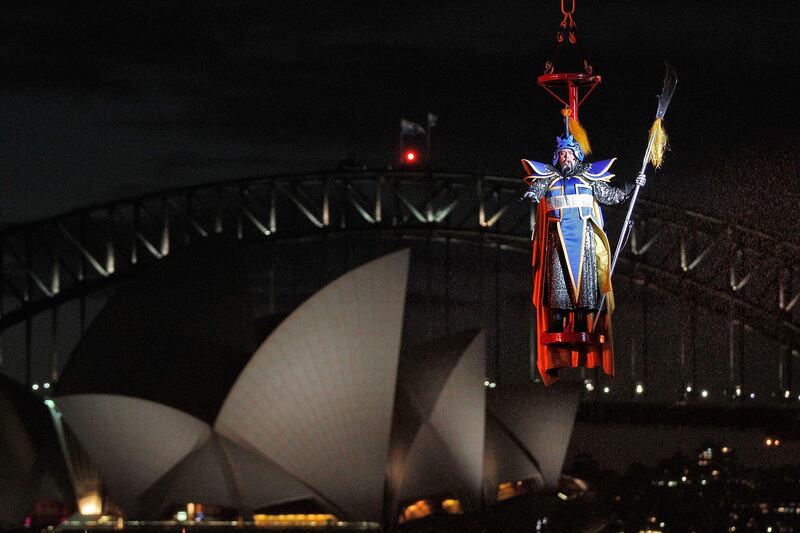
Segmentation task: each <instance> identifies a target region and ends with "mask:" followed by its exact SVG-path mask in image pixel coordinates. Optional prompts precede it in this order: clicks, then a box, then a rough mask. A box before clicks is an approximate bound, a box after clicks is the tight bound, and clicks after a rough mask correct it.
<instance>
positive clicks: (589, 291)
mask: <svg viewBox="0 0 800 533" xmlns="http://www.w3.org/2000/svg"><path fill="white" fill-rule="evenodd" d="M558 139H559V143H558V147H557V149H556V153H555V157H554V164H552V165H548V164H545V163H540V162H537V161H530V160H527V159H523V160H522V165H523V167H524V168H525V170H526V172H528V174H529V176H528V177H527V178H525V181H526V183H528V190H527V191H526V192H525V198H527V199H529V200H531V201H533V202H538V203H539V204H540V207H539V208H540V209H542V208H544V209H545V210H546V220H547V232H546V235H547V237H546V238H547V253H546V257H545V268H546V270H547V272H546V274H545V275H546V280H547V284H546V285H547V286H546V291H547V297H548V305H549V307H550V308H551V309H586V310H592V309H596V308H597V305H598V303H599V290H598V265H597V253H596V252H597V247H598V246H607V241H606V239H605V234H604V233H603V214H602V211H601V210H600V206H599V204H604V205H613V204H618V203H620V202H622V201H624V200H625V199H626V198H627V197H628V193H627V192H626V191H625V190H624V189H620V188H617V187H614V186H612V185H611V184H610V183H609V181H610V180H611V178H612V177H613V176H614V175H613V174H611V173H610V172H609V171H608V169H609V168H610V167H611V165H612V164H613V163H614V161H615V159H607V160H605V161H598V162H594V163H584V162H583V152H581V151H580V147H578V146H577V143H575V141H574V139H572V136H568V137H567V138H566V139H562V138H560V137H559V138H558ZM573 144H574V145H575V146H572V145H573ZM562 145H563V146H562ZM564 149H570V150H572V151H573V153H574V154H575V156H576V159H577V160H578V161H579V162H578V163H577V165H576V166H575V167H574V168H572V169H571V170H570V171H569V172H562V171H560V170H559V169H558V168H556V166H555V164H556V163H557V162H558V152H559V151H561V150H564Z"/></svg>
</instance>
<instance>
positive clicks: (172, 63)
mask: <svg viewBox="0 0 800 533" xmlns="http://www.w3.org/2000/svg"><path fill="white" fill-rule="evenodd" d="M0 9H2V11H1V15H0V71H1V72H2V83H1V84H0V163H1V164H2V178H0V179H2V181H1V182H0V183H1V184H2V188H0V191H2V193H1V194H0V220H2V221H6V222H8V221H19V220H25V219H33V218H38V217H42V216H45V215H51V214H56V213H59V212H63V211H66V210H69V209H72V208H75V207H78V206H80V205H85V204H87V203H91V202H95V201H100V200H107V199H114V198H119V197H123V196H129V195H132V194H136V193H138V192H143V191H147V190H154V189H160V188H166V187H172V186H177V185H184V184H189V183H198V182H204V181H209V180H222V179H226V178H232V177H236V176H246V175H256V174H270V173H276V172H281V171H287V170H292V171H294V170H307V169H308V170H312V169H326V168H331V167H333V166H334V165H335V164H336V163H337V162H338V161H339V160H341V159H343V158H345V157H347V156H355V157H357V158H359V159H360V160H361V161H363V162H364V163H366V164H369V165H380V166H384V165H386V164H389V163H390V162H391V161H392V159H393V157H394V151H395V150H396V148H397V146H396V143H397V137H398V121H399V119H400V118H401V117H405V118H408V119H411V120H417V121H422V120H423V119H424V116H425V113H426V112H428V111H432V112H434V113H436V114H437V115H438V116H439V125H438V127H437V128H436V130H434V137H433V144H434V148H433V150H434V153H433V157H432V159H433V164H434V166H435V167H438V168H443V169H448V170H470V171H488V172H497V173H502V174H508V175H519V176H520V177H522V171H521V169H520V168H519V163H518V161H519V159H520V158H521V157H526V158H533V159H547V158H549V157H550V154H551V152H552V148H553V137H554V136H555V135H556V134H558V133H559V132H560V131H561V128H562V126H561V122H560V115H559V113H558V108H559V105H558V104H557V103H556V102H555V101H554V100H552V98H550V97H549V96H547V95H546V93H545V92H544V91H543V90H542V89H541V88H539V87H538V86H536V84H535V80H536V76H538V75H539V74H541V71H542V66H543V63H544V61H545V60H546V59H547V58H548V56H549V55H550V54H551V52H552V50H553V46H554V42H555V40H554V35H555V30H556V29H557V26H558V23H559V22H560V20H561V12H560V4H559V1H558V0H547V1H531V0H526V1H521V0H520V1H509V2H486V1H477V0H462V1H458V2H455V1H451V2H431V1H408V2H383V1H376V0H370V1H366V0H354V1H350V2H323V1H310V2H299V1H291V2H284V1H270V2H242V1H239V2H236V1H217V2H208V1H194V2H172V1H157V2H146V1H145V2H141V1H137V2H104V1H95V2H86V1H83V2H80V1H77V2H60V3H54V4H50V5H48V4H36V3H31V2H3V4H2V7H1V8H0ZM798 18H799V17H797V15H796V13H795V12H794V11H793V10H792V9H791V5H789V4H786V3H785V2H777V1H776V2H767V1H765V2H754V1H744V0H740V1H725V2H720V1H714V2H712V1H708V0H704V1H698V2H685V1H679V0H660V1H657V2H651V1H644V0H629V1H623V0H602V1H601V0H577V6H576V12H575V20H576V22H577V24H578V30H579V34H580V36H581V39H582V41H583V45H584V48H585V50H586V52H587V55H588V57H589V58H590V59H591V61H592V64H593V65H594V68H595V71H596V73H599V74H600V75H602V76H603V83H602V84H601V86H600V87H599V88H598V89H597V91H595V93H594V94H593V95H592V96H591V97H590V98H589V100H587V102H586V104H585V106H584V107H583V108H581V119H582V122H583V123H584V126H585V127H586V128H587V130H588V131H589V134H590V137H591V140H592V144H593V146H594V148H595V154H594V155H593V157H595V158H606V157H610V156H619V157H620V161H619V163H618V164H617V166H616V171H617V174H618V175H619V176H620V177H621V178H624V179H627V180H632V178H633V176H634V175H635V173H636V171H637V169H638V166H639V165H640V162H641V155H642V152H643V150H644V143H645V141H646V131H647V128H648V127H649V125H650V123H651V122H652V120H653V115H654V112H655V104H656V100H655V96H656V95H657V94H658V92H659V91H660V87H661V81H662V78H663V62H664V60H665V59H668V60H669V61H670V62H671V63H672V64H674V65H675V67H676V69H677V70H678V74H679V84H678V89H677V92H676V95H675V98H674V100H673V103H672V106H671V108H670V111H669V114H668V116H667V123H666V126H667V129H668V132H669V133H670V135H671V139H672V142H671V147H672V152H671V153H669V154H668V159H667V161H666V163H665V166H664V169H663V170H662V171H659V173H658V174H656V175H654V176H653V175H651V177H652V179H651V180H650V182H649V184H648V188H647V189H646V190H645V194H644V195H645V197H650V198H651V199H658V200H664V201H668V202H671V203H680V204H683V203H686V204H687V205H688V206H689V207H692V208H694V209H696V210H699V211H701V212H705V213H712V214H717V215H720V216H730V217H732V218H738V217H740V216H742V215H743V214H745V215H747V214H748V213H751V212H754V211H759V209H760V207H761V206H755V204H753V203H752V201H751V198H752V195H753V183H754V180H758V183H759V187H760V188H761V191H762V192H764V191H767V192H774V193H775V197H777V200H776V201H777V202H778V205H777V207H776V206H775V205H774V204H770V206H771V207H770V211H777V212H779V213H780V212H786V210H789V209H793V207H792V206H796V204H797V202H798V201H800V195H799V194H798V191H800V186H798V185H797V184H796V183H795V181H796V180H795V178H794V174H796V169H797V168H798V157H797V156H796V155H795V153H794V151H793V150H792V147H793V146H794V145H795V144H797V140H798V134H797V126H798V122H800V121H798V118H800V117H798V115H799V114H800V113H798V106H797V104H796V103H795V100H794V98H795V94H794V93H793V90H794V88H795V86H794V85H793V84H791V83H790V82H789V81H788V78H789V76H790V74H791V72H792V70H794V69H796V65H797V63H798V61H797V60H798V56H799V55H800V53H798V50H800V47H799V46H798V37H797V32H796V28H797V22H798ZM687 191H690V194H687ZM743 205H744V211H743V207H742V206H743ZM748 205H749V207H748Z"/></svg>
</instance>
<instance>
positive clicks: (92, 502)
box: [78, 492, 103, 516]
mask: <svg viewBox="0 0 800 533" xmlns="http://www.w3.org/2000/svg"><path fill="white" fill-rule="evenodd" d="M102 511H103V500H102V499H101V498H100V494H98V493H97V492H90V493H89V494H86V495H84V496H82V497H80V498H78V512H80V514H82V515H83V516H91V515H98V514H100V513H101V512H102Z"/></svg>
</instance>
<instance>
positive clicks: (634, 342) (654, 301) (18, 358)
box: [0, 169, 800, 409]
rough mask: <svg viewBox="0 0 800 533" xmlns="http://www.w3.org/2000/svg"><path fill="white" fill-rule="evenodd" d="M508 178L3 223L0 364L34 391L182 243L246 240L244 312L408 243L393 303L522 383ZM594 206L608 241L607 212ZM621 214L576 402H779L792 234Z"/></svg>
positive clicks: (795, 396)
mask: <svg viewBox="0 0 800 533" xmlns="http://www.w3.org/2000/svg"><path fill="white" fill-rule="evenodd" d="M522 188H523V185H522V182H521V180H520V179H519V178H517V177H504V176H493V175H480V174H464V173H448V172H430V171H402V170H380V169H378V170H367V169H345V170H335V171H325V172H312V173H303V174H292V175H278V176H276V175H271V176H260V177H253V178H249V179H238V180H235V181H226V182H214V183H209V184H206V185H199V186H192V187H186V188H176V189H171V190H165V191H162V192H156V193H151V194H146V195H143V196H139V197H136V198H128V199H124V200H119V201H114V202H109V203H104V204H98V205H94V206H90V207H86V208H82V209H78V210H75V211H72V212H69V213H66V214H63V215H59V216H55V217H52V218H48V219H45V220H40V221H34V222H30V223H25V224H19V225H14V226H9V227H6V228H4V229H3V230H2V232H1V233H0V254H1V255H2V261H0V268H1V270H0V336H2V339H1V340H2V344H0V349H2V351H1V352H0V371H2V372H3V373H5V374H7V375H10V376H12V377H13V378H15V379H17V380H18V381H20V382H23V383H26V384H28V385H29V386H31V387H32V388H33V389H34V390H38V391H39V393H40V394H47V389H50V388H54V386H55V384H56V383H57V381H58V377H59V372H60V371H61V369H62V368H63V366H64V364H65V362H66V360H67V358H68V356H69V353H70V351H71V350H72V348H73V347H74V346H75V344H76V343H77V342H78V340H79V338H80V336H81V333H82V332H83V331H85V329H86V328H87V327H88V325H89V324H90V322H91V320H92V318H93V317H94V316H95V315H96V314H97V312H99V310H100V309H101V308H102V306H103V305H104V303H105V301H107V299H108V298H109V297H110V295H111V294H113V292H114V289H115V287H117V286H119V284H120V283H121V282H123V281H124V280H126V279H129V278H131V277H132V276H135V275H136V274H137V272H139V271H140V270H142V269H145V268H148V265H152V264H154V262H157V261H161V260H164V259H165V258H167V257H168V256H170V255H173V254H180V253H181V250H182V249H185V248H187V247H193V246H194V247H196V246H203V245H204V243H205V242H207V241H209V240H211V239H215V238H227V239H235V240H237V241H239V242H240V243H241V245H242V247H243V249H245V250H246V251H247V254H248V259H249V261H248V267H247V269H248V272H247V283H248V286H249V290H250V292H251V295H252V296H253V302H254V306H255V308H256V309H255V312H256V314H258V315H261V316H271V315H277V314H280V313H285V312H288V311H290V310H291V309H292V308H293V307H294V306H296V305H297V304H299V303H300V302H301V301H302V300H303V299H304V298H305V297H307V296H308V295H309V294H310V293H311V292H313V291H314V290H315V289H317V288H319V286H321V285H322V284H323V283H324V282H325V281H329V280H330V278H331V277H333V276H336V275H339V274H341V273H342V272H344V271H345V270H346V269H347V268H350V267H353V266H355V265H357V264H359V263H360V262H364V261H366V260H368V259H370V258H373V257H376V256H377V255H380V254H381V253H385V251H388V250H392V249H397V248H401V247H410V248H412V252H413V253H412V257H413V258H414V263H413V265H415V266H413V267H412V276H411V278H410V279H411V281H410V286H409V301H410V302H411V303H412V304H413V303H414V302H418V303H419V305H418V307H417V308H416V309H418V311H417V314H418V316H417V319H418V320H419V322H420V323H424V324H425V327H427V328H428V330H429V333H430V335H431V336H433V335H435V334H436V332H437V331H439V332H441V331H443V330H453V331H455V330H457V329H458V328H459V327H461V326H464V325H470V326H480V327H483V328H485V329H486V331H487V340H488V353H489V354H490V355H489V361H487V378H486V385H487V386H490V387H495V386H502V385H503V383H504V382H507V381H513V380H521V379H524V380H529V379H536V378H537V376H536V375H535V373H533V372H531V360H532V358H533V357H535V354H532V353H531V350H532V348H531V346H532V342H531V338H532V334H533V328H534V327H535V326H534V324H533V320H532V318H533V313H532V309H531V305H530V291H531V286H530V282H531V278H530V237H531V231H532V225H533V224H534V221H535V209H536V207H535V205H529V204H527V203H522V202H520V201H519V197H520V194H521V190H522ZM605 211H606V219H607V221H608V223H607V230H608V233H609V238H610V240H611V241H612V243H613V242H616V236H617V235H619V229H620V225H621V223H622V219H623V215H624V207H623V208H606V209H605ZM634 219H635V223H634V226H633V231H632V234H631V237H630V242H629V243H628V246H627V247H626V249H625V251H624V252H623V254H622V255H621V256H620V262H619V264H618V265H617V269H616V272H615V274H614V280H615V281H614V283H615V290H616V292H617V302H618V310H617V313H616V315H615V347H616V359H617V375H616V377H615V378H614V379H613V380H611V379H609V378H607V377H605V376H602V375H598V374H596V373H595V372H592V371H584V372H582V373H581V374H580V375H577V376H576V378H577V379H581V380H582V381H583V382H584V404H586V403H587V402H595V403H598V404H601V403H603V402H605V403H608V404H609V405H620V404H627V403H629V402H636V403H641V404H645V405H648V404H650V405H656V404H658V405H662V406H663V405H666V406H669V405H676V404H679V405H690V406H691V405H696V406H698V407H699V408H711V407H713V408H719V409H730V408H734V409H735V408H736V407H737V406H755V405H761V406H765V407H766V408H769V409H775V408H782V407H787V408H793V407H795V406H796V405H797V404H798V402H800V396H799V395H800V385H798V377H797V376H796V375H795V374H796V373H797V365H798V358H799V356H800V266H798V262H797V258H798V257H800V246H798V244H796V243H793V242H791V241H784V240H779V239H777V238H775V237H773V236H770V235H766V234H763V233H760V232H758V231H755V230H753V229H750V228H747V227H742V226H735V225H732V224H731V223H728V222H725V221H722V220H719V219H716V218H713V217H710V216H706V215H704V214H703V213H697V212H688V211H685V210H682V209H680V208H676V207H674V206H670V205H663V204H659V203H654V202H652V201H647V200H640V202H639V203H638V204H637V208H636V210H635V212H634ZM109 358H110V359H109V360H112V359H113V354H109Z"/></svg>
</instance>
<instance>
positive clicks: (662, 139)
mask: <svg viewBox="0 0 800 533" xmlns="http://www.w3.org/2000/svg"><path fill="white" fill-rule="evenodd" d="M650 138H651V139H653V148H652V149H651V150H650V162H651V163H653V167H655V168H661V163H663V162H664V151H665V150H666V149H667V142H668V141H669V138H668V137H667V132H666V131H665V130H664V125H663V124H661V119H660V118H657V119H656V120H655V122H653V126H652V127H651V128H650Z"/></svg>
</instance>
